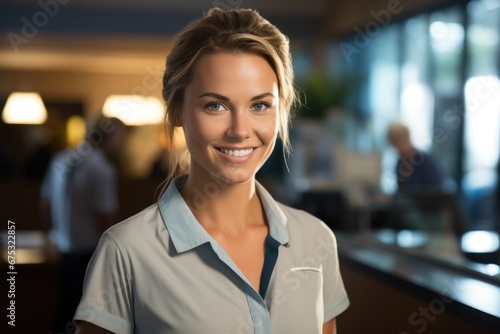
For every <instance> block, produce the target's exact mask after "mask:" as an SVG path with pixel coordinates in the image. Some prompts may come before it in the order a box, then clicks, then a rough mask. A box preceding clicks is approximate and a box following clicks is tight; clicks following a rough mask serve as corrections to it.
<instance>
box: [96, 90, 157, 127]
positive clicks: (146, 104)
mask: <svg viewBox="0 0 500 334" xmlns="http://www.w3.org/2000/svg"><path fill="white" fill-rule="evenodd" d="M102 109H103V110H102V113H103V114H104V116H107V117H116V118H118V119H120V120H121V121H122V122H123V123H125V124H126V125H148V124H160V123H161V122H162V120H163V104H162V102H161V101H160V99H158V98H157V97H154V96H149V97H145V96H140V95H110V96H109V97H108V98H107V99H106V101H105V102H104V106H103V108H102Z"/></svg>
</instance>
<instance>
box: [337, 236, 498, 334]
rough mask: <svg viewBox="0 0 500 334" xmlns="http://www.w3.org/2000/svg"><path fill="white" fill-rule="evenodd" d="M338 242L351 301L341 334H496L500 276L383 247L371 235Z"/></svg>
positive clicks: (414, 250)
mask: <svg viewBox="0 0 500 334" xmlns="http://www.w3.org/2000/svg"><path fill="white" fill-rule="evenodd" d="M337 238H338V245H339V246H338V249H339V257H340V261H341V270H342V274H343V278H344V282H345V285H346V289H347V291H348V294H349V297H350V299H351V306H350V308H349V309H348V310H347V311H346V312H345V313H344V314H342V315H341V316H340V317H339V319H338V327H339V333H396V334H408V333H424V332H425V333H428V334H430V333H436V334H443V333H475V334H478V333H479V334H480V333H498V330H499V328H500V277H499V275H498V273H495V272H491V273H490V274H488V273H483V272H481V271H478V270H475V269H473V268H469V267H467V266H464V265H463V263H459V261H458V260H457V259H456V258H449V259H443V258H441V259H440V258H439V257H433V256H429V255H428V254H426V253H425V252H423V251H422V247H416V248H401V247H397V246H395V245H387V244H384V243H382V242H380V240H378V238H377V237H376V236H375V235H374V234H371V235H367V234H359V233H358V234H342V233H337ZM485 268H487V266H486V267H485ZM490 268H491V267H490Z"/></svg>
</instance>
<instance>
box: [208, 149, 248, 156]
mask: <svg viewBox="0 0 500 334" xmlns="http://www.w3.org/2000/svg"><path fill="white" fill-rule="evenodd" d="M217 150H219V151H221V152H222V153H224V154H227V155H231V156H233V157H244V156H247V155H249V154H250V153H252V152H253V150H254V149H253V148H247V149H244V150H228V149H225V148H220V147H217Z"/></svg>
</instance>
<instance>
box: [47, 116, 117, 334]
mask: <svg viewBox="0 0 500 334" xmlns="http://www.w3.org/2000/svg"><path fill="white" fill-rule="evenodd" d="M124 130H125V126H124V125H123V123H122V122H121V121H119V120H118V119H115V118H105V117H102V116H101V117H98V118H96V119H94V120H92V121H91V122H90V123H89V126H88V127H87V133H86V136H85V140H84V141H83V142H82V143H80V145H78V146H77V147H76V148H74V149H66V150H64V151H62V152H60V153H58V154H57V155H56V156H55V157H54V158H53V159H52V161H51V163H50V166H49V168H48V170H47V172H46V174H45V177H44V180H43V183H42V187H41V191H40V216H41V221H42V224H43V225H44V226H43V227H44V228H45V229H46V230H47V231H48V232H49V236H50V237H51V240H52V241H53V242H54V244H55V245H56V247H57V249H58V250H59V252H60V255H61V261H60V273H59V275H60V294H59V303H58V310H57V317H56V323H55V328H54V330H55V331H54V333H73V332H74V330H75V327H74V325H73V324H72V318H73V315H74V312H75V310H76V307H77V305H78V302H79V301H80V298H81V294H82V286H83V280H84V277H85V269H86V267H87V264H88V262H89V260H90V258H91V256H92V253H93V252H94V250H95V248H96V246H97V243H98V241H99V238H100V236H101V234H102V233H103V232H104V231H105V230H106V229H107V228H109V227H110V226H111V225H113V223H115V222H116V214H117V210H118V197H117V181H116V179H117V176H116V170H115V167H114V166H113V165H112V164H111V163H110V162H109V161H108V160H109V158H111V157H114V156H115V155H116V154H117V152H119V150H120V148H121V146H122V143H123V137H124Z"/></svg>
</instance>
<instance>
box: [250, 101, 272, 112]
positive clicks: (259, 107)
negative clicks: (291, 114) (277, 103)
mask: <svg viewBox="0 0 500 334" xmlns="http://www.w3.org/2000/svg"><path fill="white" fill-rule="evenodd" d="M268 108H269V104H268V103H266V102H257V103H256V104H254V105H253V109H254V110H256V111H265V110H267V109H268Z"/></svg>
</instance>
